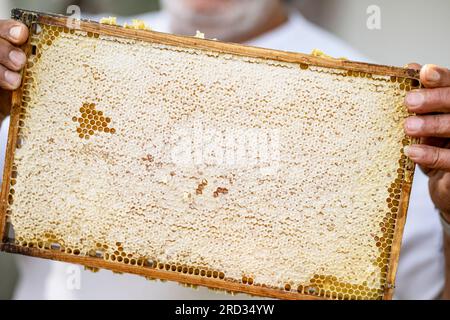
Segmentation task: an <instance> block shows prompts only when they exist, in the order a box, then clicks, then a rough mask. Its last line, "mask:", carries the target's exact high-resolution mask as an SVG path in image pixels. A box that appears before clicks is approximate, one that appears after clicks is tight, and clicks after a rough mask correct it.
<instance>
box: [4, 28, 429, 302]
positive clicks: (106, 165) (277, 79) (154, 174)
mask: <svg viewBox="0 0 450 320" xmlns="http://www.w3.org/2000/svg"><path fill="white" fill-rule="evenodd" d="M32 30H33V33H32V34H31V38H30V46H31V48H32V49H31V52H30V55H29V60H28V64H27V67H26V71H25V74H24V83H23V86H22V102H21V104H20V105H19V106H15V107H14V108H16V111H17V114H18V116H17V118H16V120H15V121H12V122H11V123H12V124H11V125H12V126H13V125H14V123H15V124H16V125H17V127H18V133H17V137H18V138H17V145H16V146H15V151H14V152H13V153H10V156H11V157H12V165H11V168H10V170H11V171H10V172H6V175H8V176H9V180H7V181H9V186H8V190H9V191H8V194H6V196H5V198H6V199H7V208H6V217H5V218H6V221H9V222H10V224H11V226H12V228H13V229H14V235H15V237H14V239H13V244H14V245H15V246H17V247H18V248H28V249H36V250H38V252H44V251H52V252H59V253H62V254H64V255H67V256H79V257H90V258H91V259H99V260H102V261H107V262H108V263H110V264H109V265H127V266H134V267H136V268H137V269H139V270H154V272H156V271H164V272H167V273H176V274H180V275H184V276H189V277H190V278H188V279H195V278H205V279H206V280H208V281H213V280H214V281H215V282H214V283H216V284H217V283H222V282H223V283H224V284H225V285H224V286H222V288H226V284H227V283H230V284H239V285H242V286H243V287H242V289H239V290H240V291H243V292H250V291H249V289H246V288H250V287H259V288H262V289H270V290H271V292H273V295H272V296H276V295H277V294H278V293H282V292H288V293H292V294H293V295H294V296H295V297H298V298H305V297H306V298H308V297H311V298H314V297H315V298H328V299H337V300H344V299H382V298H383V297H384V295H385V293H386V290H390V289H391V288H392V287H393V286H394V284H393V283H391V282H389V281H388V273H389V271H390V268H391V267H392V265H393V264H395V263H396V261H395V260H396V259H397V258H398V257H395V256H393V255H392V252H393V243H394V235H395V234H396V229H397V228H401V227H402V226H401V225H400V226H399V225H398V223H399V219H398V218H399V214H400V209H401V206H402V201H403V199H404V198H405V197H408V196H409V195H408V194H405V191H404V188H405V187H406V186H408V185H409V186H410V184H411V179H412V175H413V171H414V166H413V164H412V163H411V162H410V161H409V160H408V159H407V157H406V156H405V155H404V153H403V147H404V146H406V145H410V144H411V143H412V141H411V139H410V138H409V137H405V136H404V133H403V124H404V120H405V118H406V117H408V116H409V114H408V112H407V110H406V108H405V107H404V106H403V100H404V97H405V94H406V92H407V91H409V90H412V89H414V88H417V87H419V86H420V83H419V82H418V81H417V80H415V79H412V78H403V77H397V76H386V75H377V74H372V73H367V72H363V71H348V70H344V69H337V68H336V69H334V68H325V67H320V66H315V65H312V64H305V63H289V62H282V61H278V60H274V59H260V58H251V57H246V56H243V55H234V54H229V53H220V52H215V51H208V50H205V49H197V48H188V47H183V46H175V45H169V44H161V43H154V42H151V41H141V40H134V39H129V38H124V37H119V36H117V37H115V36H110V35H102V34H100V33H94V32H86V31H81V30H69V29H68V28H64V27H58V26H54V25H47V24H44V23H41V24H39V28H32ZM13 113H14V112H13ZM13 120H14V119H13ZM6 170H8V169H6ZM403 205H404V204H403ZM400 223H401V222H400ZM94 269H95V268H94ZM137 269H136V270H137ZM133 270H134V269H133ZM115 271H119V270H115ZM144 273H145V272H144ZM144 273H143V274H144ZM148 274H149V273H147V275H148ZM150 274H151V273H150ZM150 277H151V276H150ZM208 281H204V282H203V283H204V284H205V285H208V283H209V282H208ZM186 282H188V283H189V280H187V281H186ZM211 283H212V282H211ZM211 287H215V286H214V285H211ZM216 287H217V286H216ZM261 292H263V291H261ZM264 292H267V291H264ZM261 295H264V293H261Z"/></svg>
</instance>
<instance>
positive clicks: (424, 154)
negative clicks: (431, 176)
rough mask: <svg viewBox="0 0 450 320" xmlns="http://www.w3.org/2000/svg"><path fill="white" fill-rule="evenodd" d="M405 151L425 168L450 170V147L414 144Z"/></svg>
mask: <svg viewBox="0 0 450 320" xmlns="http://www.w3.org/2000/svg"><path fill="white" fill-rule="evenodd" d="M404 151H405V154H406V156H408V157H409V158H410V159H411V160H412V161H414V162H415V163H417V164H419V165H421V166H423V167H425V168H428V169H437V170H445V171H450V149H443V148H436V147H432V146H426V145H412V146H410V147H405V150H404Z"/></svg>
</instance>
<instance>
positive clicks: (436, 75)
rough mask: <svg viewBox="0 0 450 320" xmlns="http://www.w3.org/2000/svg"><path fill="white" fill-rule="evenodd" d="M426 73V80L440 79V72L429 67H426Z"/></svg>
mask: <svg viewBox="0 0 450 320" xmlns="http://www.w3.org/2000/svg"><path fill="white" fill-rule="evenodd" d="M426 75H427V80H428V81H431V82H438V81H439V80H441V74H440V73H439V72H437V71H436V70H434V69H433V68H431V67H427V71H426Z"/></svg>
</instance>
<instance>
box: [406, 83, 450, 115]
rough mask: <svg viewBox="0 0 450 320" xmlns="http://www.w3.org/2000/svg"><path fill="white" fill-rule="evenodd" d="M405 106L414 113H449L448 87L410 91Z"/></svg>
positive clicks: (449, 93) (449, 98)
mask: <svg viewBox="0 0 450 320" xmlns="http://www.w3.org/2000/svg"><path fill="white" fill-rule="evenodd" d="M405 105H406V106H407V107H408V109H409V111H411V112H414V113H432V112H450V87H448V88H435V89H418V90H413V91H410V92H408V93H407V95H406V98H405Z"/></svg>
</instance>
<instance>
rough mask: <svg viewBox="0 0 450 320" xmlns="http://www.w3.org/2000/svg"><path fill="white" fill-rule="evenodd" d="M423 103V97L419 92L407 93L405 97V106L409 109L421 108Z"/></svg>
mask: <svg viewBox="0 0 450 320" xmlns="http://www.w3.org/2000/svg"><path fill="white" fill-rule="evenodd" d="M424 101H425V96H424V95H423V94H422V93H420V92H409V93H408V95H407V96H406V104H407V105H408V106H410V107H418V106H421V105H422V104H423V103H424Z"/></svg>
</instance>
